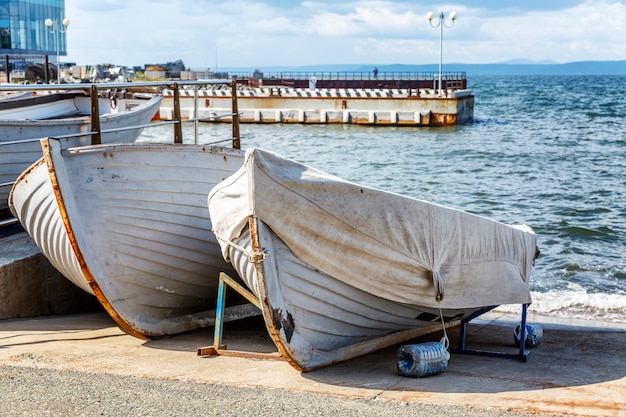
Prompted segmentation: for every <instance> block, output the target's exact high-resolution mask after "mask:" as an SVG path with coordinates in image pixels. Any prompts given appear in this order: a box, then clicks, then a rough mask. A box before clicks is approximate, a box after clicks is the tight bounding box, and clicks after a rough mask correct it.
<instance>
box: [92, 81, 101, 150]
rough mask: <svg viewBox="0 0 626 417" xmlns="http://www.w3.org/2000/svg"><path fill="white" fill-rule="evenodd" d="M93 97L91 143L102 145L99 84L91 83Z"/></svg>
mask: <svg viewBox="0 0 626 417" xmlns="http://www.w3.org/2000/svg"><path fill="white" fill-rule="evenodd" d="M89 95H90V98H91V132H92V133H91V144H92V145H100V144H101V143H102V134H101V133H100V108H99V105H98V86H97V85H95V84H92V85H91V89H90V92H89Z"/></svg>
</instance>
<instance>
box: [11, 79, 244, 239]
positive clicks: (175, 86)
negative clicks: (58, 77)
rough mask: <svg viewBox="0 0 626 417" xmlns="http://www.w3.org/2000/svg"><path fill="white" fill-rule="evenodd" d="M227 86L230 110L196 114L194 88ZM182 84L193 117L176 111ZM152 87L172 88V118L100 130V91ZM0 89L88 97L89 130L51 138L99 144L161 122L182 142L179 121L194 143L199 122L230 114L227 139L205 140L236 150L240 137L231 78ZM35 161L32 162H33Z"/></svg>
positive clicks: (22, 86) (16, 86)
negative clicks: (190, 95) (107, 136)
mask: <svg viewBox="0 0 626 417" xmlns="http://www.w3.org/2000/svg"><path fill="white" fill-rule="evenodd" d="M225 84H226V85H230V87H231V88H232V111H231V113H226V114H218V115H211V116H208V117H198V109H197V104H195V103H197V99H198V89H199V88H200V87H206V86H207V85H225ZM180 86H185V87H187V88H189V87H191V88H193V90H194V98H195V100H194V113H193V117H191V118H186V119H182V118H181V112H180V95H179V87H180ZM140 88H143V89H153V90H154V93H155V94H160V93H161V92H162V90H163V89H165V88H169V89H171V90H173V91H174V116H173V118H172V120H167V121H158V122H151V123H148V124H143V125H134V126H126V127H120V128H115V129H104V130H103V129H100V111H99V105H98V98H99V97H100V96H101V95H103V94H107V93H108V94H115V93H117V92H120V91H128V90H131V91H132V90H137V89H140ZM0 91H6V92H27V91H30V92H33V91H46V92H60V91H83V92H85V93H86V94H88V95H89V97H90V104H91V107H90V115H89V120H90V122H91V131H90V132H80V133H72V134H67V135H55V136H54V137H55V138H59V139H67V138H74V137H84V136H91V142H90V143H91V145H99V144H101V143H102V134H103V133H112V132H121V131H130V130H137V129H144V128H150V127H156V126H163V125H173V127H174V132H173V135H174V143H177V144H182V143H183V129H182V125H183V123H193V124H194V143H195V144H198V132H199V123H200V122H202V121H209V120H211V119H216V118H223V117H231V118H232V137H231V138H230V139H223V140H219V141H214V142H210V143H207V145H217V144H220V143H224V142H231V146H232V147H233V148H235V149H240V147H241V138H240V131H239V109H238V106H237V83H236V81H235V80H230V79H229V80H223V79H220V80H202V81H196V80H190V81H175V82H173V81H155V82H136V83H135V82H133V83H96V84H58V85H57V84H55V85H49V84H35V85H0ZM41 139H42V138H29V139H23V140H13V141H6V142H0V153H2V147H3V146H7V145H15V144H20V143H28V142H38V141H40V140H41ZM33 162H35V161H33ZM14 183H15V181H12V182H6V183H0V187H12V186H13V184H14ZM17 222H18V220H17V219H15V218H9V219H4V220H0V228H1V227H5V226H9V225H12V224H15V223H17Z"/></svg>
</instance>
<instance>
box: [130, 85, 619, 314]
mask: <svg viewBox="0 0 626 417" xmlns="http://www.w3.org/2000/svg"><path fill="white" fill-rule="evenodd" d="M468 87H469V88H470V89H471V90H472V91H473V93H474V95H475V106H474V120H473V122H472V123H469V124H466V125H463V126H454V127H443V128H441V127H440V128H430V127H381V126H376V127H368V126H357V125H297V124H268V125H256V124H242V125H241V127H240V130H241V147H242V149H244V148H247V147H250V146H256V147H262V148H265V149H269V150H273V151H275V152H278V153H280V154H282V155H284V156H287V157H290V158H293V159H295V160H297V161H299V162H302V163H305V164H308V165H310V166H313V167H315V168H318V169H320V170H323V171H326V172H328V173H331V174H334V175H337V176H339V177H342V178H344V179H347V180H350V181H353V182H357V183H361V184H364V185H369V186H372V187H376V188H380V189H384V190H388V191H393V192H397V193H400V194H404V195H407V196H411V197H415V198H418V199H422V200H426V201H430V202H434V203H438V204H442V205H446V206H449V207H454V208H457V209H461V210H465V211H467V212H470V213H474V214H478V215H481V216H485V217H488V218H490V219H493V220H497V221H500V222H503V223H507V224H520V223H523V224H527V225H529V226H531V227H532V228H533V229H534V231H535V232H536V233H537V240H538V245H539V249H540V250H541V255H540V257H539V258H538V259H537V261H536V265H535V268H534V271H533V277H532V281H531V290H532V295H533V304H532V305H531V307H530V309H529V314H532V313H533V312H537V313H539V314H547V315H552V316H561V317H573V318H588V319H593V318H597V319H602V320H605V321H616V322H625V323H626V76H560V75H558V76H468ZM172 129H173V128H172V127H171V126H160V127H156V128H148V129H145V130H144V132H143V133H142V135H141V137H140V139H139V140H140V141H162V140H166V141H168V140H169V141H171V138H172ZM230 132H231V126H230V125H229V124H201V125H200V134H199V142H200V143H208V142H213V141H216V140H222V139H224V138H228V137H230V135H231V133H230ZM184 141H185V142H186V143H193V141H194V134H193V128H192V126H191V125H190V124H189V125H187V126H186V127H185V129H184ZM225 145H228V142H226V143H225ZM511 308H512V310H511V311H519V306H511ZM500 309H501V310H505V311H506V309H507V307H506V306H503V307H500Z"/></svg>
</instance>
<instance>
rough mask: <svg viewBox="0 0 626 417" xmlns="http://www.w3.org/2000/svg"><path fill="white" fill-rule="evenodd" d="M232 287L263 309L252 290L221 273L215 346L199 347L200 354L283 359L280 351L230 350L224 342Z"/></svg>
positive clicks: (216, 310)
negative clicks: (225, 314) (227, 290)
mask: <svg viewBox="0 0 626 417" xmlns="http://www.w3.org/2000/svg"><path fill="white" fill-rule="evenodd" d="M228 287H231V288H232V289H234V290H235V291H237V292H238V293H239V294H241V295H242V296H243V297H244V298H245V299H246V300H248V301H249V302H250V303H252V304H253V305H254V306H255V307H257V308H258V309H261V302H260V301H259V299H258V298H257V297H255V296H254V294H252V293H251V292H250V291H248V290H247V289H245V288H244V287H243V286H242V285H241V284H239V283H238V282H237V281H235V280H233V279H232V278H231V277H229V276H228V275H226V274H225V273H223V272H221V273H220V279H219V287H218V290H217V307H216V309H215V332H214V334H213V346H206V347H200V348H198V356H215V355H224V356H239V357H246V358H257V359H282V356H280V354H279V353H278V352H274V353H257V352H243V351H238V350H228V349H227V346H226V345H224V344H222V333H223V330H224V328H223V323H224V311H225V310H226V289H227V288H228Z"/></svg>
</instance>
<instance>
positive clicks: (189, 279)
mask: <svg viewBox="0 0 626 417" xmlns="http://www.w3.org/2000/svg"><path fill="white" fill-rule="evenodd" d="M42 148H43V150H44V158H43V160H42V161H39V162H38V163H36V164H35V165H33V166H32V167H31V168H30V169H28V170H27V171H25V172H24V173H23V175H21V176H20V178H19V179H18V180H17V182H16V183H15V185H14V187H13V190H12V193H11V196H10V205H11V210H12V212H13V213H14V215H15V216H16V217H17V218H18V219H19V220H20V222H21V223H22V225H23V226H24V228H25V229H26V230H27V231H28V233H29V234H30V236H31V237H32V238H33V239H34V240H35V242H36V243H37V245H38V247H39V249H40V250H41V252H42V253H43V254H44V255H45V256H46V257H48V259H50V260H51V262H52V263H53V264H54V266H55V267H57V269H58V270H59V271H61V272H62V273H63V274H64V275H65V276H66V277H67V278H69V279H70V280H71V281H73V282H74V283H76V284H77V285H79V286H80V287H81V288H83V289H85V285H84V283H82V281H84V282H85V283H87V284H88V286H89V288H88V289H87V290H88V291H89V290H91V291H92V292H93V293H94V294H95V295H96V297H98V300H99V301H100V302H101V304H102V305H103V306H104V308H105V309H106V310H107V312H108V313H109V314H110V315H111V317H112V318H113V319H114V320H116V322H117V324H118V325H119V326H120V327H121V328H122V329H123V330H125V331H126V332H127V333H129V334H132V335H134V336H137V337H141V338H154V337H162V336H168V335H172V334H176V333H180V332H184V331H188V330H193V329H196V328H199V327H203V326H208V325H210V324H213V322H214V319H215V311H214V309H215V303H216V297H217V282H218V278H219V273H220V272H222V271H224V272H225V271H230V272H231V273H232V274H233V275H234V271H233V269H232V267H231V266H230V265H229V264H228V263H226V262H225V261H224V259H223V258H222V255H221V251H220V247H219V245H218V244H217V242H216V239H215V236H214V235H213V234H212V233H211V221H210V219H209V218H208V216H207V215H206V211H207V209H206V198H207V195H208V193H209V191H210V190H211V188H212V187H213V186H215V185H216V184H217V183H218V182H220V181H221V180H222V179H223V178H226V177H228V176H229V175H231V174H232V173H233V172H235V171H236V170H237V169H238V168H239V167H241V165H242V164H243V156H244V155H243V153H242V152H241V151H239V150H234V149H225V148H217V147H210V146H201V145H183V144H169V145H168V144H154V143H151V144H150V143H132V144H118V145H95V146H85V147H77V148H70V149H64V148H63V144H62V142H61V140H57V139H44V140H42ZM46 177H47V178H46ZM251 310H252V311H253V312H254V313H255V314H258V313H257V312H256V311H255V310H254V309H251ZM244 317H245V316H244Z"/></svg>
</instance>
